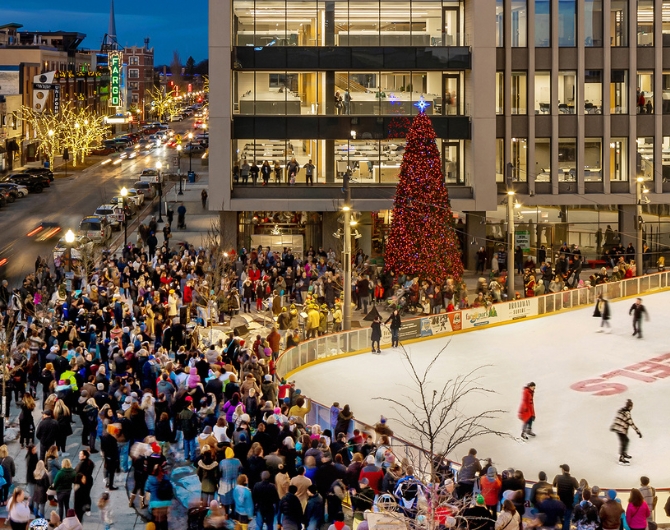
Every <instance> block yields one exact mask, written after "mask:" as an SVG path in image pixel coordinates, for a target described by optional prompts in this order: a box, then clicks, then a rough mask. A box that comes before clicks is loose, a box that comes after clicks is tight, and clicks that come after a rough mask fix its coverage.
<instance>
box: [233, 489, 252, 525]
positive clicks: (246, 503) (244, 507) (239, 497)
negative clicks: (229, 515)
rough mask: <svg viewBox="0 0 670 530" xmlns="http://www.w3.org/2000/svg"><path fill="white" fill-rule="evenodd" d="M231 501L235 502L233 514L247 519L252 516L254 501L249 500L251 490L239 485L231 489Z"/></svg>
mask: <svg viewBox="0 0 670 530" xmlns="http://www.w3.org/2000/svg"><path fill="white" fill-rule="evenodd" d="M233 500H234V502H235V512H236V513H237V514H239V515H246V516H247V517H249V518H252V517H253V516H254V501H253V499H252V498H251V490H250V489H249V488H247V487H246V486H240V485H239V484H238V485H237V486H235V488H234V489H233Z"/></svg>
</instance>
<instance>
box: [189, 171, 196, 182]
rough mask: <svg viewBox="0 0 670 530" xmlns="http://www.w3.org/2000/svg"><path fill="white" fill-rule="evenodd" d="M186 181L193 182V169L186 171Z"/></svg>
mask: <svg viewBox="0 0 670 530" xmlns="http://www.w3.org/2000/svg"><path fill="white" fill-rule="evenodd" d="M188 181H189V182H195V171H189V172H188Z"/></svg>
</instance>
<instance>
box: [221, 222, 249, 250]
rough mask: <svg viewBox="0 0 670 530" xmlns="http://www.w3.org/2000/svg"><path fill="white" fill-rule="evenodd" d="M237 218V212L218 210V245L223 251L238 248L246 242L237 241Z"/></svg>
mask: <svg viewBox="0 0 670 530" xmlns="http://www.w3.org/2000/svg"><path fill="white" fill-rule="evenodd" d="M237 228H238V219H237V212H219V229H220V232H221V236H220V247H221V248H222V249H223V250H224V251H225V252H227V251H229V250H230V249H235V250H237V249H239V248H241V247H242V246H244V245H245V244H246V242H245V241H238V240H237V234H238V229H237Z"/></svg>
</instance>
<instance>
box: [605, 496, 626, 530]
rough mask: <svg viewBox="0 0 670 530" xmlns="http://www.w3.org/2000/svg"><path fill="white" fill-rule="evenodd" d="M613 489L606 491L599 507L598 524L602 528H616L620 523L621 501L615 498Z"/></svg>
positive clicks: (611, 529) (621, 513)
mask: <svg viewBox="0 0 670 530" xmlns="http://www.w3.org/2000/svg"><path fill="white" fill-rule="evenodd" d="M616 495H617V494H616V491H615V490H609V491H608V492H607V499H606V500H605V502H604V503H603V505H602V507H601V508H600V512H599V515H600V525H601V526H602V528H603V530H617V529H618V528H620V525H621V516H622V515H623V513H624V510H623V508H622V507H621V501H620V500H619V499H617V497H616Z"/></svg>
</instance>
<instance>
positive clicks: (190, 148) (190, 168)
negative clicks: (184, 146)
mask: <svg viewBox="0 0 670 530" xmlns="http://www.w3.org/2000/svg"><path fill="white" fill-rule="evenodd" d="M191 171H193V133H192V132H190V133H188V172H189V173H191ZM189 177H190V175H189Z"/></svg>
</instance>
